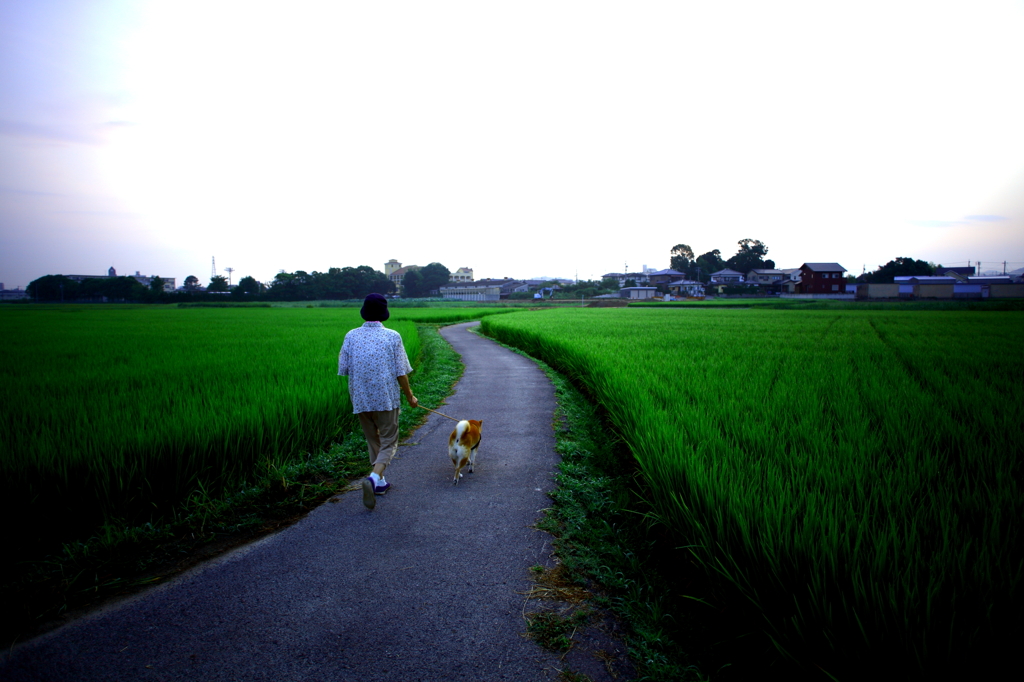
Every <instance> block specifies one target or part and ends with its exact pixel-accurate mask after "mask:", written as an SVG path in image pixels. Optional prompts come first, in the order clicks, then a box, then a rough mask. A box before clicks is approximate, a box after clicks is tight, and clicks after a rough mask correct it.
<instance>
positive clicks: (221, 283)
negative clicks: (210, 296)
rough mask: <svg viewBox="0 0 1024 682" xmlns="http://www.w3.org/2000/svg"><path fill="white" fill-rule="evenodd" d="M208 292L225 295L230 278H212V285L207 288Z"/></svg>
mask: <svg viewBox="0 0 1024 682" xmlns="http://www.w3.org/2000/svg"><path fill="white" fill-rule="evenodd" d="M206 290H207V291H210V292H215V293H224V292H225V291H227V290H228V278H227V277H225V276H224V275H214V276H213V277H211V278H210V283H209V284H208V285H207V286H206Z"/></svg>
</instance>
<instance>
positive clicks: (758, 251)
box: [669, 239, 775, 284]
mask: <svg viewBox="0 0 1024 682" xmlns="http://www.w3.org/2000/svg"><path fill="white" fill-rule="evenodd" d="M737 244H739V247H740V248H739V250H738V251H737V252H736V254H735V255H734V256H732V257H731V258H729V259H724V258H722V252H721V251H719V250H718V249H712V250H711V251H708V252H707V253H702V254H701V255H699V256H695V255H694V253H693V249H691V248H690V247H689V246H687V245H686V244H676V245H675V246H673V247H672V250H671V252H670V259H669V267H670V268H671V269H672V270H676V271H678V272H681V273H683V274H684V275H686V279H688V280H692V281H697V282H704V283H705V284H706V283H708V282H710V281H711V274H712V273H715V272H718V271H719V270H725V269H726V268H729V269H732V270H735V271H736V272H742V273H744V274H746V273H748V272H750V271H751V270H759V269H766V270H772V269H774V268H775V261H773V260H771V259H770V258H765V256H767V255H768V247H767V246H766V245H765V244H764V242H762V241H761V240H759V239H741V240H739V242H737Z"/></svg>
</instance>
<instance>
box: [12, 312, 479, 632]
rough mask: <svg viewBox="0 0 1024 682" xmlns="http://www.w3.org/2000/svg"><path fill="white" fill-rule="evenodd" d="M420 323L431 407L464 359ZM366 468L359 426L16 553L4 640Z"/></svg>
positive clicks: (177, 563)
mask: <svg viewBox="0 0 1024 682" xmlns="http://www.w3.org/2000/svg"><path fill="white" fill-rule="evenodd" d="M418 330H419V334H420V342H421V353H422V354H423V355H422V361H421V363H420V365H419V370H418V371H416V372H413V373H412V374H411V375H410V383H411V386H412V388H413V391H414V392H415V394H416V397H417V399H418V400H419V401H420V403H422V404H423V405H424V406H426V407H431V408H434V407H437V406H439V405H440V404H441V403H442V402H443V401H444V399H445V398H447V397H448V396H449V395H451V392H452V387H453V386H454V384H455V382H456V381H458V379H459V377H460V376H461V375H462V370H463V365H462V363H461V362H460V361H459V356H458V354H457V353H456V352H455V351H454V350H453V349H452V348H451V346H449V345H448V344H447V343H446V342H445V341H444V339H442V338H441V335H440V334H439V333H438V331H437V326H436V325H419V326H418ZM426 416H428V413H427V412H426V411H424V410H412V409H408V408H407V409H404V410H402V413H401V416H400V418H399V428H400V433H401V436H402V437H403V438H404V437H406V436H407V435H408V434H409V433H411V432H412V431H413V430H414V429H415V428H416V427H417V426H419V424H420V423H421V422H422V421H423V420H424V419H425V417H426ZM369 470H370V466H369V462H368V459H367V456H366V442H365V440H364V439H363V436H362V432H361V431H360V430H359V429H358V427H356V431H353V432H350V433H348V434H346V435H345V436H344V438H342V439H341V440H340V442H336V443H334V444H333V445H332V446H331V447H330V448H329V449H328V450H326V451H324V452H320V453H315V454H314V453H306V454H305V456H304V457H303V458H302V459H301V460H299V461H296V462H293V463H290V464H287V465H284V466H268V467H267V468H266V469H265V470H264V471H260V472H257V473H256V474H254V477H253V482H252V484H251V485H250V486H249V487H246V488H243V489H241V490H239V491H238V492H236V493H234V494H232V495H229V496H224V497H212V496H210V495H207V494H206V492H205V491H204V490H202V489H200V490H197V491H195V492H194V493H193V494H192V496H191V497H190V498H189V499H188V501H187V502H186V503H185V504H184V505H183V506H182V508H181V509H180V510H179V511H178V513H177V514H176V516H175V518H174V519H173V520H171V521H170V522H168V523H164V524H146V525H144V526H134V527H126V526H124V525H120V524H116V523H114V524H107V525H106V526H104V527H103V528H102V529H101V531H100V532H99V533H97V534H96V535H95V536H93V537H92V538H90V539H89V540H87V541H84V542H76V543H70V544H65V545H64V546H63V547H62V550H61V552H60V553H57V554H54V555H50V556H47V557H45V558H44V559H42V560H23V561H15V562H11V563H10V564H9V565H8V569H7V570H5V571H4V580H3V584H0V611H2V612H3V613H4V618H3V622H2V625H0V640H2V642H3V644H4V646H9V645H11V644H12V643H14V642H16V641H22V640H24V639H27V638H29V637H32V636H35V635H38V634H41V633H42V632H45V631H46V630H49V629H52V628H53V627H56V626H59V625H61V624H62V623H64V622H66V621H68V620H71V619H72V618H73V617H75V616H76V615H80V614H82V613H85V612H87V611H88V610H91V609H93V608H95V607H97V606H99V605H101V604H103V603H105V602H107V601H109V600H111V599H114V598H119V597H123V596H126V595H129V594H133V593H135V592H137V591H139V590H140V589H143V588H145V587H147V586H149V585H154V584H158V583H160V582H163V581H165V580H167V579H168V578H171V577H173V576H175V575H177V574H179V573H181V572H182V571H184V570H186V569H188V568H190V567H192V566H194V565H196V564H198V563H200V562H201V561H203V560H205V559H208V558H211V557H213V556H216V555H218V554H221V553H222V552H224V551H226V550H228V549H231V548H233V547H237V546H239V545H242V544H245V543H247V542H251V541H252V540H254V539H256V538H259V537H261V536H263V535H266V534H268V533H271V532H274V531H276V530H278V529H280V528H283V527H285V526H288V525H290V524H292V523H294V522H295V521H297V520H298V519H300V518H302V517H303V516H304V515H305V514H306V513H308V512H309V511H310V510H311V509H312V508H313V507H316V506H317V505H319V504H321V503H322V502H323V501H324V500H327V499H329V498H333V496H334V495H335V494H337V493H340V492H343V491H345V490H346V489H347V488H349V486H350V481H351V480H352V479H357V478H361V477H362V476H365V475H366V473H367V472H368V471H369ZM332 501H334V500H333V499H332Z"/></svg>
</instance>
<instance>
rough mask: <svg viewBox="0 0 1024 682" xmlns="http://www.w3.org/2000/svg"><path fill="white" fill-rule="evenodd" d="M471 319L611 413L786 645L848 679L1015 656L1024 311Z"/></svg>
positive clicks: (715, 564)
mask: <svg viewBox="0 0 1024 682" xmlns="http://www.w3.org/2000/svg"><path fill="white" fill-rule="evenodd" d="M482 325H483V330H484V332H485V333H486V334H488V335H491V336H493V337H495V338H497V339H498V340H500V341H502V342H504V343H507V344H509V345H512V346H516V347H519V348H521V349H523V350H524V351H526V352H528V353H530V354H532V355H534V356H536V357H538V358H540V359H542V360H544V361H545V362H547V363H549V364H550V365H552V366H553V367H555V368H556V369H558V370H560V371H561V372H563V373H565V374H567V375H568V376H570V377H571V378H572V379H573V380H574V381H575V382H576V383H577V384H579V385H580V386H581V387H583V388H584V389H585V390H586V391H587V392H588V393H589V395H590V396H591V397H592V398H593V399H594V400H595V401H596V402H598V403H599V404H600V405H602V406H603V407H604V408H605V409H606V411H607V415H608V418H609V420H610V421H611V423H612V424H613V426H614V428H615V429H616V430H617V431H618V433H619V434H620V435H621V436H622V437H623V439H624V440H625V442H626V443H627V444H628V446H629V448H630V449H631V451H632V453H633V455H634V457H635V459H636V462H637V464H638V467H639V469H640V470H641V472H642V474H643V477H644V479H645V481H646V490H647V492H646V495H648V496H649V504H650V508H651V510H652V514H653V515H654V516H655V517H656V518H657V519H658V520H659V521H660V522H661V523H662V524H664V526H666V527H667V528H669V529H670V530H671V533H672V535H673V537H675V538H676V541H677V543H678V545H679V546H681V547H686V548H687V549H688V550H689V551H690V553H691V554H692V558H693V561H695V562H696V563H697V564H698V565H699V566H701V567H703V569H704V571H705V573H706V575H707V576H709V577H710V579H711V580H712V581H713V582H715V583H717V584H718V585H720V586H722V588H723V589H727V590H732V591H734V592H736V593H738V594H739V595H742V596H743V597H744V602H745V603H747V604H749V605H750V608H751V610H752V613H753V615H754V618H755V619H757V620H759V621H760V623H761V625H760V628H761V629H762V630H763V631H764V632H765V633H766V635H767V636H768V637H770V638H771V640H772V641H774V642H775V644H776V646H777V647H778V648H779V649H780V650H781V651H783V652H785V653H787V654H789V655H792V656H794V657H795V658H797V659H799V660H801V661H803V662H804V663H805V664H807V665H809V666H811V667H812V668H820V669H821V670H823V671H826V672H828V673H829V674H835V675H839V676H840V677H842V678H844V679H859V678H860V676H862V675H865V674H869V673H872V674H880V673H881V672H882V671H886V672H888V673H889V674H891V675H897V676H898V675H899V674H900V673H905V674H907V675H909V676H918V675H920V674H921V673H922V672H927V673H929V674H937V673H939V672H941V671H943V670H945V667H946V666H949V665H957V666H962V667H967V668H970V666H971V665H972V662H976V663H978V664H981V663H982V662H989V663H990V662H991V660H992V658H993V657H999V658H1000V659H1001V660H1008V659H1007V656H1008V652H1009V651H1011V650H1013V648H1014V647H1015V646H1016V643H1017V642H1018V641H1019V637H1020V634H1021V625H1020V621H1019V611H1020V607H1021V578H1022V572H1024V542H1022V540H1024V538H1022V537H1021V527H1020V524H1021V518H1022V512H1024V489H1022V481H1021V459H1022V457H1024V429H1022V428H1021V425H1022V424H1024V397H1022V395H1021V392H1020V381H1021V377H1024V354H1022V352H1021V339H1022V337H1024V313H1020V312H984V313H979V312H969V311H968V312H963V311H961V312H954V311H928V310H908V311H901V310H866V311H861V310H855V309H843V310H767V309H750V310H728V309H689V310H687V309H657V308H627V309H592V310H591V309H567V310H549V311H537V312H533V313H529V314H526V313H524V314H518V315H506V316H498V317H489V318H486V319H484V320H483V322H482ZM684 589H685V588H684V587H683V586H682V585H680V591H683V590H684ZM692 596H694V597H700V596H701V595H692Z"/></svg>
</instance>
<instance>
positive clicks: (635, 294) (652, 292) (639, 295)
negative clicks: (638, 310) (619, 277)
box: [619, 287, 658, 299]
mask: <svg viewBox="0 0 1024 682" xmlns="http://www.w3.org/2000/svg"><path fill="white" fill-rule="evenodd" d="M657 295H658V288H657V287H623V288H621V289H619V298H629V299H645V298H654V297H655V296H657Z"/></svg>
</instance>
